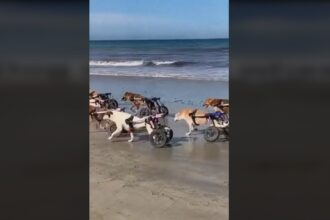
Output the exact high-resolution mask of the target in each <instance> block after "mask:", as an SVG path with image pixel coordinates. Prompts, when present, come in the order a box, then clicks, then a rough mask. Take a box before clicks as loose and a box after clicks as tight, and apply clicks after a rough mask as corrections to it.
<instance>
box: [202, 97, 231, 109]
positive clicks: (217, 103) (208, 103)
mask: <svg viewBox="0 0 330 220" xmlns="http://www.w3.org/2000/svg"><path fill="white" fill-rule="evenodd" d="M224 103H228V100H224V99H216V98H207V99H205V101H204V103H203V106H204V107H206V108H207V107H209V106H211V107H214V106H221V105H222V104H224Z"/></svg>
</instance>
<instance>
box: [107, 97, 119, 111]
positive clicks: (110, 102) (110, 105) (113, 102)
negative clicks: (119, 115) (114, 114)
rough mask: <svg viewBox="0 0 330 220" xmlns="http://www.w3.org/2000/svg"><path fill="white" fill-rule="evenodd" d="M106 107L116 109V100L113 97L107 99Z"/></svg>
mask: <svg viewBox="0 0 330 220" xmlns="http://www.w3.org/2000/svg"><path fill="white" fill-rule="evenodd" d="M107 108H108V109H116V108H118V102H117V101H116V100H114V99H109V100H108V101H107Z"/></svg>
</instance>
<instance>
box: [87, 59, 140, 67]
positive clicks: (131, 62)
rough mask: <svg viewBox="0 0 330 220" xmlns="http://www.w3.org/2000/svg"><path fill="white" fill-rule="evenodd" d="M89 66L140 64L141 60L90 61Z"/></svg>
mask: <svg viewBox="0 0 330 220" xmlns="http://www.w3.org/2000/svg"><path fill="white" fill-rule="evenodd" d="M89 65H90V66H142V65H143V60H132V61H90V62H89Z"/></svg>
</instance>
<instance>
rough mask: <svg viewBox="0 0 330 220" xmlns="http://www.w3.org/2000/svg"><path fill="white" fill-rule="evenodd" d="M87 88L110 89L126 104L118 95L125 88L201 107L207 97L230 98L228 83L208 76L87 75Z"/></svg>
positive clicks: (103, 90)
mask: <svg viewBox="0 0 330 220" xmlns="http://www.w3.org/2000/svg"><path fill="white" fill-rule="evenodd" d="M90 90H95V91H97V92H111V93H112V96H113V98H115V99H116V100H117V101H118V102H119V103H120V104H125V103H124V102H122V101H121V97H122V96H123V94H124V93H125V92H127V91H130V92H135V93H139V94H141V95H144V96H146V97H161V101H162V102H164V103H177V102H180V103H181V104H183V105H187V106H195V107H201V105H202V102H203V101H204V100H205V99H206V98H209V97H215V98H223V99H228V98H229V83H228V82H223V81H211V80H205V81H204V80H182V79H174V78H154V77H149V78H148V77H134V76H133V77H131V76H108V75H107V76H104V75H90ZM126 103H127V102H126Z"/></svg>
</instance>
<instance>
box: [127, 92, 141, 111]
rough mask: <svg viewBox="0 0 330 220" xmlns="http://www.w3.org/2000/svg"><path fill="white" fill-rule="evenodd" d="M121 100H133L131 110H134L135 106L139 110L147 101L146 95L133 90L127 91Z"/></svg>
mask: <svg viewBox="0 0 330 220" xmlns="http://www.w3.org/2000/svg"><path fill="white" fill-rule="evenodd" d="M121 100H122V101H129V102H131V103H132V107H131V108H130V109H131V110H133V108H134V107H135V108H136V109H137V110H139V109H140V106H141V105H143V104H144V103H145V97H144V96H143V95H140V94H138V93H133V92H125V93H124V95H123V97H122V99H121Z"/></svg>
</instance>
